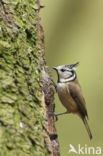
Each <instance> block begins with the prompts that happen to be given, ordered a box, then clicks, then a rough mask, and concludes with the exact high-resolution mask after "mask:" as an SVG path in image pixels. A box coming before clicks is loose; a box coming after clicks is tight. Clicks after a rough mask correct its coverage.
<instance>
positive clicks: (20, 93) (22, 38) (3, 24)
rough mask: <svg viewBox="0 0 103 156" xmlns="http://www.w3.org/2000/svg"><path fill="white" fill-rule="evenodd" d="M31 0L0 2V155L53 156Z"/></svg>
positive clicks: (48, 93) (48, 89)
mask: <svg viewBox="0 0 103 156" xmlns="http://www.w3.org/2000/svg"><path fill="white" fill-rule="evenodd" d="M39 10H40V4H39V1H35V0H1V1H0V156H48V155H52V156H59V155H60V154H59V145H58V141H57V134H56V130H55V126H54V119H53V117H52V115H51V113H50V111H53V110H54V102H53V101H54V88H53V86H52V85H51V75H50V73H49V69H48V68H47V67H46V66H45V61H44V44H43V43H44V37H43V29H42V26H41V25H40V18H39Z"/></svg>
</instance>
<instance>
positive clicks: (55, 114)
mask: <svg viewBox="0 0 103 156" xmlns="http://www.w3.org/2000/svg"><path fill="white" fill-rule="evenodd" d="M68 113H69V112H63V113H54V112H51V114H52V115H53V116H54V117H55V118H56V121H57V120H58V116H59V115H63V114H68Z"/></svg>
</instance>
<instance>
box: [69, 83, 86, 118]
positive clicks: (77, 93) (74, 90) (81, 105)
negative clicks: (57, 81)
mask: <svg viewBox="0 0 103 156" xmlns="http://www.w3.org/2000/svg"><path fill="white" fill-rule="evenodd" d="M69 91H70V94H71V96H72V98H73V100H74V101H75V102H76V104H77V105H78V110H79V113H80V115H81V116H82V117H83V118H85V117H88V113H87V109H86V104H85V100H84V97H83V95H82V91H81V87H80V85H79V84H75V83H70V84H69Z"/></svg>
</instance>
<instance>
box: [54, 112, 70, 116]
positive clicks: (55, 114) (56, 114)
mask: <svg viewBox="0 0 103 156" xmlns="http://www.w3.org/2000/svg"><path fill="white" fill-rule="evenodd" d="M68 113H69V112H63V113H53V115H54V116H59V115H63V114H68Z"/></svg>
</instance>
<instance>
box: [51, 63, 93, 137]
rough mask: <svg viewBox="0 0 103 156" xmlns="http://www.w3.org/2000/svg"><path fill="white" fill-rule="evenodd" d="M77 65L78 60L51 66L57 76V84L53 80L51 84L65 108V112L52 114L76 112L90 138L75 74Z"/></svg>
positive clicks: (86, 114) (85, 112) (84, 106)
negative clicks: (68, 63)
mask: <svg viewBox="0 0 103 156" xmlns="http://www.w3.org/2000/svg"><path fill="white" fill-rule="evenodd" d="M78 65H79V62H77V63H75V64H70V65H61V66H57V67H53V69H54V70H56V72H57V76H58V80H57V84H56V83H55V82H54V81H53V84H54V86H55V88H56V91H57V93H58V97H59V99H60V101H61V103H62V104H63V106H64V107H65V108H66V112H63V113H58V114H56V113H54V115H55V116H58V115H63V114H69V113H72V114H77V115H78V116H79V117H80V118H81V119H82V121H83V123H84V125H85V127H86V130H87V132H88V135H89V138H90V140H91V139H92V133H91V130H90V128H89V125H88V122H87V119H88V113H87V108H86V102H85V99H84V97H83V94H82V90H81V86H80V84H79V81H78V79H77V74H76V69H77V67H78Z"/></svg>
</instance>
